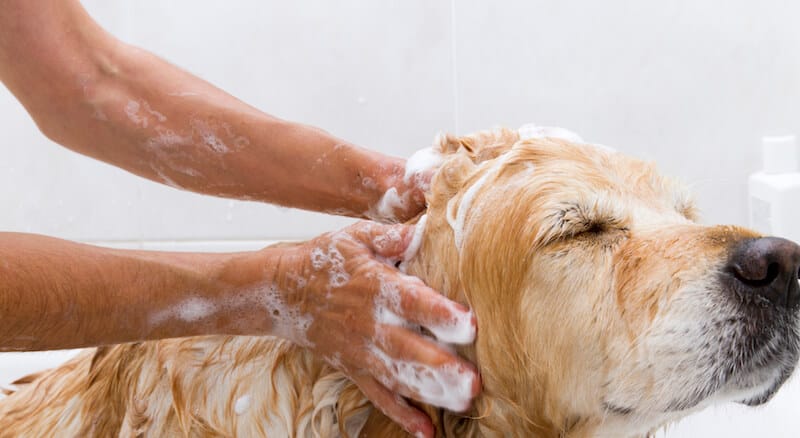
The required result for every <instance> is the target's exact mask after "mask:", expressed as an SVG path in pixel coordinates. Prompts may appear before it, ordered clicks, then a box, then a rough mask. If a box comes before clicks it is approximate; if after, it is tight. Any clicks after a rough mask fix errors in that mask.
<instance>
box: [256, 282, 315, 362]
mask: <svg viewBox="0 0 800 438" xmlns="http://www.w3.org/2000/svg"><path fill="white" fill-rule="evenodd" d="M251 293H252V294H253V295H252V297H253V298H255V300H256V302H257V303H258V304H260V305H261V306H262V307H263V308H264V309H265V310H266V311H267V316H268V317H269V318H270V319H271V320H272V330H271V333H270V334H272V335H273V336H278V337H281V338H284V339H288V340H291V341H293V342H295V343H297V344H299V345H302V346H305V347H308V346H311V345H313V344H312V343H311V342H310V341H309V340H308V338H307V336H306V333H307V332H308V328H309V327H310V326H311V324H312V322H313V321H314V318H312V317H311V316H310V315H308V314H305V313H302V312H300V311H299V310H298V309H297V308H296V307H293V306H289V305H287V304H286V300H285V299H284V297H283V294H282V293H281V291H280V290H278V288H277V287H276V286H275V285H263V286H261V287H259V288H256V289H255V290H254V291H251ZM248 298H249V297H248Z"/></svg>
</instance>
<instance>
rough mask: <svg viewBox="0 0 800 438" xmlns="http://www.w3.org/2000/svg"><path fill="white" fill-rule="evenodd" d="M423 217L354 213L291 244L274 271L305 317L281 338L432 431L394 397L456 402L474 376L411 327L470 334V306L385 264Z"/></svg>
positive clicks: (465, 338)
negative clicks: (337, 227)
mask: <svg viewBox="0 0 800 438" xmlns="http://www.w3.org/2000/svg"><path fill="white" fill-rule="evenodd" d="M423 226H424V225H422V224H420V226H419V227H415V226H406V225H381V224H377V223H372V222H359V223H357V224H355V225H353V226H350V227H348V228H345V229H344V230H341V231H338V232H334V233H329V234H325V235H323V236H320V237H318V238H316V239H314V240H312V241H310V242H308V243H306V244H303V245H301V246H298V247H296V248H295V251H294V253H293V254H291V255H290V257H291V258H290V259H288V260H291V261H288V260H287V262H286V263H282V266H281V267H280V268H279V272H278V278H279V279H280V280H279V282H280V283H281V284H279V289H282V290H286V291H287V292H286V295H285V296H286V298H285V299H286V305H287V306H289V308H292V309H294V310H293V311H294V312H296V315H297V316H298V317H300V318H307V321H306V323H304V324H300V325H297V324H295V326H294V327H295V329H296V330H295V333H294V334H293V335H292V336H287V337H289V338H292V339H293V340H294V341H295V342H297V343H299V344H301V345H303V346H305V347H307V348H309V349H310V350H312V351H314V352H315V353H316V354H318V355H319V356H320V357H322V358H324V359H325V360H326V361H327V362H328V363H330V364H331V365H332V366H334V367H335V368H337V369H339V370H341V371H342V372H343V373H345V374H346V375H347V376H348V377H349V378H350V379H352V380H353V381H354V382H355V383H356V384H357V385H358V387H359V388H360V389H361V390H362V392H363V393H364V394H365V395H366V396H367V397H368V398H369V399H370V400H371V401H372V402H373V404H374V405H375V406H376V407H378V408H379V409H381V410H382V411H383V412H384V413H385V414H386V415H387V416H388V417H389V418H391V419H392V420H394V421H396V422H397V423H399V424H400V425H401V426H402V427H403V428H404V429H406V430H407V431H408V432H410V433H412V434H417V436H420V435H421V436H433V425H432V423H431V421H430V419H429V418H428V417H427V415H425V414H424V413H423V412H421V411H420V410H418V409H416V408H414V407H412V406H410V405H409V404H408V403H407V402H406V401H405V400H404V398H403V397H407V398H411V399H414V400H418V401H421V402H424V403H430V404H433V405H437V406H441V407H445V408H447V409H450V410H454V411H463V410H466V409H467V408H468V407H469V405H470V402H471V399H472V398H473V397H474V396H475V395H476V394H477V392H478V390H479V388H480V381H479V377H478V374H477V372H476V370H475V368H474V366H473V365H472V364H470V363H468V362H466V361H464V360H462V359H460V358H458V357H457V356H456V355H455V354H454V353H452V352H451V351H449V350H448V348H446V347H443V346H441V345H440V344H438V343H437V342H436V341H434V340H433V339H430V338H429V337H425V336H423V335H421V334H420V331H419V328H420V327H424V328H426V329H427V330H428V331H429V332H431V333H433V334H434V335H435V336H436V338H437V340H438V341H439V342H444V343H458V344H466V343H471V342H472V341H473V340H474V337H475V320H474V317H473V315H472V312H470V311H469V310H468V309H466V308H464V307H463V306H461V305H459V304H457V303H454V302H452V301H450V300H448V299H446V298H445V297H444V296H442V295H440V294H438V293H436V292H435V291H433V290H432V289H430V288H428V287H427V286H425V284H423V282H422V281H420V280H419V279H417V278H415V277H410V276H406V275H403V274H402V273H401V272H399V271H398V270H397V269H396V268H395V265H396V264H398V263H400V262H402V261H404V260H407V259H409V258H410V257H413V255H414V254H413V253H414V252H415V251H416V249H415V246H418V245H419V239H420V237H421V233H420V232H417V233H415V230H416V231H421V228H422V227H423ZM287 334H288V333H287Z"/></svg>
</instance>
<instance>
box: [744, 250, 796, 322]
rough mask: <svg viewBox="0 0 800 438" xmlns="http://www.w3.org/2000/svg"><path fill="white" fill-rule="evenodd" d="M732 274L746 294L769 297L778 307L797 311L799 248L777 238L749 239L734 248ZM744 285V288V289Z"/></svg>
mask: <svg viewBox="0 0 800 438" xmlns="http://www.w3.org/2000/svg"><path fill="white" fill-rule="evenodd" d="M729 268H730V269H731V272H732V273H733V275H734V276H735V277H736V280H737V281H738V282H739V284H740V287H738V288H737V289H738V290H739V291H740V292H741V293H742V294H743V295H746V294H750V295H754V296H751V297H744V298H754V297H755V296H760V297H762V298H766V299H768V300H769V301H771V302H772V303H774V304H776V305H778V306H784V307H787V308H790V309H794V308H796V307H797V305H798V304H800V284H798V270H800V246H798V245H797V244H795V243H794V242H792V241H789V240H786V239H781V238H778V237H763V238H760V239H749V240H746V241H743V242H742V243H740V244H739V246H738V247H736V249H734V251H733V254H732V256H731V259H730V266H729ZM742 286H743V287H742Z"/></svg>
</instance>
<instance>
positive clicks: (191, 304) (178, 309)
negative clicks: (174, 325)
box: [149, 297, 218, 325]
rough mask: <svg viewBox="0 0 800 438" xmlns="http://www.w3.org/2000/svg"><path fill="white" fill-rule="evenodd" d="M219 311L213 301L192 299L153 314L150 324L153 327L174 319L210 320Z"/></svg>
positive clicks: (187, 320)
mask: <svg viewBox="0 0 800 438" xmlns="http://www.w3.org/2000/svg"><path fill="white" fill-rule="evenodd" d="M217 310H218V306H216V305H215V304H214V303H213V302H212V301H210V300H207V299H205V298H200V297H191V298H187V299H185V300H183V301H181V302H179V303H178V304H175V305H172V306H169V307H168V308H166V309H163V310H160V311H157V312H155V313H153V314H152V315H151V316H150V319H149V322H150V324H151V325H160V324H162V323H164V322H166V321H169V320H174V319H179V320H181V321H184V322H197V321H200V320H203V319H205V318H208V317H209V316H211V315H213V314H214V313H216V312H217Z"/></svg>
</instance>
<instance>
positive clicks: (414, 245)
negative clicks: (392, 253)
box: [403, 214, 428, 261]
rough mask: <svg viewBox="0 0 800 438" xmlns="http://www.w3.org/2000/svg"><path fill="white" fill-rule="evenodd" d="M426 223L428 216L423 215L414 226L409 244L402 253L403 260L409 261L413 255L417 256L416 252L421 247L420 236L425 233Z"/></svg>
mask: <svg viewBox="0 0 800 438" xmlns="http://www.w3.org/2000/svg"><path fill="white" fill-rule="evenodd" d="M427 223H428V215H427V214H423V215H422V216H421V217H420V218H419V220H418V221H417V223H416V224H415V225H414V235H413V236H412V237H411V242H410V243H409V244H408V247H406V251H405V252H404V253H403V260H405V261H408V260H411V259H412V258H414V256H415V255H417V251H419V247H420V245H422V234H423V233H424V232H425V224H427Z"/></svg>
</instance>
